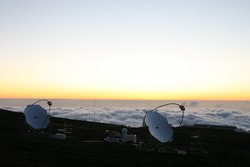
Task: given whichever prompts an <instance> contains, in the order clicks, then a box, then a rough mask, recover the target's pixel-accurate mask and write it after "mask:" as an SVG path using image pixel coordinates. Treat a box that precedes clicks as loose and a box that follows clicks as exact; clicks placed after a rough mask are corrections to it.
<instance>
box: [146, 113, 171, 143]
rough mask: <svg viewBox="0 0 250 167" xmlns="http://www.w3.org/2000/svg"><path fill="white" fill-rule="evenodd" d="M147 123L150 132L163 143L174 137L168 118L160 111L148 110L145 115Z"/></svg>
mask: <svg viewBox="0 0 250 167" xmlns="http://www.w3.org/2000/svg"><path fill="white" fill-rule="evenodd" d="M145 123H146V125H147V126H148V129H149V132H150V133H151V135H152V136H154V137H155V138H156V139H157V140H159V141H160V142H162V143H165V142H169V141H171V140H172V137H173V130H172V128H171V127H170V125H169V124H168V120H167V119H166V118H165V117H163V116H162V115H161V114H160V113H158V112H148V113H146V116H145Z"/></svg>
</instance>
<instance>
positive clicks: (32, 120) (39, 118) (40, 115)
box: [24, 105, 49, 129]
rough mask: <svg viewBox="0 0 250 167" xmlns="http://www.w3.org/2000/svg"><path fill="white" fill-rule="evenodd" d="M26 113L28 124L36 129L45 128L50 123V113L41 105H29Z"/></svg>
mask: <svg viewBox="0 0 250 167" xmlns="http://www.w3.org/2000/svg"><path fill="white" fill-rule="evenodd" d="M24 115H25V120H26V122H27V124H29V125H30V126H31V127H32V128H34V129H45V128H47V127H48V125H49V115H48V113H47V111H46V110H45V109H44V108H42V107H41V106H40V105H28V106H27V107H26V108H25V110H24Z"/></svg>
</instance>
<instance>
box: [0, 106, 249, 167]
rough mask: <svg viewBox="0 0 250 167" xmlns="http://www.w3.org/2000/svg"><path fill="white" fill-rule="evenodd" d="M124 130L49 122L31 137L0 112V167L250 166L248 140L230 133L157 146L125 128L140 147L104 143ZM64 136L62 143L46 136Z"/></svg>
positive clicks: (13, 116)
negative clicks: (61, 132)
mask: <svg viewBox="0 0 250 167" xmlns="http://www.w3.org/2000/svg"><path fill="white" fill-rule="evenodd" d="M123 127H124V126H118V125H111V124H103V123H96V122H86V121H76V120H70V119H62V118H52V119H51V123H50V126H49V128H48V129H47V130H46V131H44V132H41V131H34V130H33V129H31V128H30V127H29V126H28V125H27V124H26V123H25V120H24V115H23V114H22V113H15V112H11V111H6V110H0V157H1V158H0V166H1V167H3V166H28V167H29V166H36V167H39V166H48V167H49V166H56V167H60V166H67V167H69V166H85V167H86V166H91V167H97V166H109V167H112V166H116V167H117V166H131V167H132V166H144V167H145V166H150V167H152V166H155V167H161V166H164V167H168V166H169V167H177V166H185V167H186V166H193V167H195V166H199V167H200V166H202V167H206V166H210V167H211V166H216V167H218V166H227V167H230V166H235V167H236V166H237V167H240V166H242V167H243V166H244V167H249V166H250V134H249V133H242V132H241V133H240V132H235V131H233V130H230V129H217V128H204V127H180V128H175V129H174V139H173V142H171V143H168V144H161V143H159V142H158V141H157V140H155V139H154V138H153V137H152V136H151V135H150V134H149V132H148V130H147V128H145V127H144V128H129V127H128V132H129V133H132V134H136V135H137V140H138V142H139V143H140V144H116V143H107V142H104V141H103V139H104V136H105V133H104V132H105V130H110V131H119V132H120V130H121V128H123ZM58 129H64V130H66V132H65V133H66V135H67V139H65V140H62V139H55V138H52V137H51V135H52V134H55V133H56V132H57V131H58Z"/></svg>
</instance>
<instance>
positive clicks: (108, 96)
mask: <svg viewBox="0 0 250 167" xmlns="http://www.w3.org/2000/svg"><path fill="white" fill-rule="evenodd" d="M0 92H1V95H0V98H24V99H26V98H27V99H34V98H50V99H103V100H236V101H241V100H250V91H248V92H245V93H244V94H242V93H239V92H237V91H231V92H227V91H217V90H216V91H202V90H201V91H192V90H190V91H171V90H166V91H159V90H155V91H154V90H150V91H146V90H137V91H136V90H102V89H90V88H89V89H71V88H66V87H61V88H58V87H57V88H56V87H36V88H35V87H33V88H25V87H23V88H14V87H1V88H0Z"/></svg>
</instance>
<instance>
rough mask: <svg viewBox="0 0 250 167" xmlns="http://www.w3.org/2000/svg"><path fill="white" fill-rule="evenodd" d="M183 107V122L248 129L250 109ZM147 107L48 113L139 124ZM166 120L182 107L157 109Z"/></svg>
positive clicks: (172, 118) (56, 109)
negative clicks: (246, 110) (177, 108)
mask: <svg viewBox="0 0 250 167" xmlns="http://www.w3.org/2000/svg"><path fill="white" fill-rule="evenodd" d="M185 105H186V111H185V117H184V121H183V124H184V125H192V124H211V125H212V124H213V125H229V126H236V127H238V128H240V129H243V130H250V113H249V112H248V113H247V112H243V111H240V110H237V109H232V108H229V109H226V108H222V107H223V105H216V106H215V107H211V108H207V107H204V106H203V107H197V106H198V105H199V102H190V103H186V104H185ZM2 108H5V109H8V110H11V111H23V110H24V107H2ZM146 111H148V109H145V108H132V107H130V108H125V107H97V108H95V109H94V108H93V107H53V108H52V110H51V115H52V116H54V117H62V118H70V119H76V120H86V121H96V122H103V123H112V124H118V125H126V126H132V127H139V126H142V121H143V117H144V115H145V112H146ZM158 112H160V113H161V114H162V115H164V116H165V117H166V118H167V119H168V121H169V123H171V124H173V125H178V124H179V122H180V120H181V114H182V113H181V111H179V110H175V111H174V110H172V109H171V108H170V110H169V108H168V110H166V108H165V109H160V110H159V111H158Z"/></svg>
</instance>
